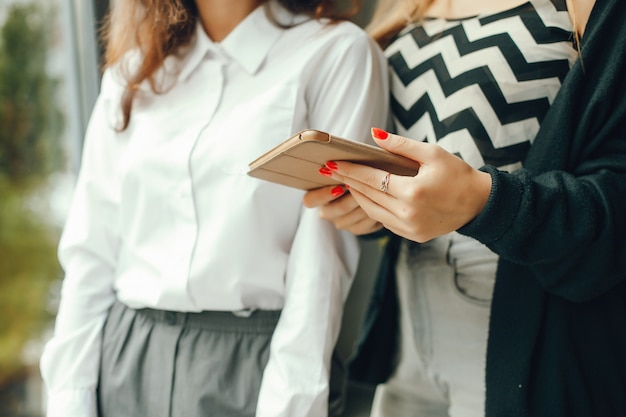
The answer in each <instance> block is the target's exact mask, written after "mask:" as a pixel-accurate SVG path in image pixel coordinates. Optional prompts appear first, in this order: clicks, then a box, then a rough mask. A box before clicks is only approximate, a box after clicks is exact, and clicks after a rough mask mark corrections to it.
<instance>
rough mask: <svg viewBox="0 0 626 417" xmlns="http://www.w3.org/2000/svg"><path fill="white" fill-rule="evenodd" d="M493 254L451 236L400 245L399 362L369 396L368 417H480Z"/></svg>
mask: <svg viewBox="0 0 626 417" xmlns="http://www.w3.org/2000/svg"><path fill="white" fill-rule="evenodd" d="M497 261H498V257H497V255H496V254H494V253H493V252H491V251H490V250H489V249H488V248H487V247H486V246H484V245H482V244H481V243H479V242H478V241H476V240H473V239H471V238H468V237H466V236H463V235H460V234H458V233H451V234H448V235H445V236H442V237H439V238H436V239H433V240H431V241H429V242H426V243H423V244H417V243H412V242H403V244H402V246H401V249H400V255H399V259H398V263H397V266H396V274H397V281H398V294H399V303H400V350H399V358H398V365H397V367H396V369H395V371H394V373H393V375H392V377H391V378H390V380H389V381H387V382H386V383H385V384H382V385H380V386H379V387H378V388H377V390H376V394H375V396H374V402H373V405H372V414H371V416H372V417H417V416H424V417H481V416H484V412H485V411H484V401H485V356H486V349H487V333H488V325H489V310H490V305H491V297H492V293H493V285H494V282H495V274H496V267H497Z"/></svg>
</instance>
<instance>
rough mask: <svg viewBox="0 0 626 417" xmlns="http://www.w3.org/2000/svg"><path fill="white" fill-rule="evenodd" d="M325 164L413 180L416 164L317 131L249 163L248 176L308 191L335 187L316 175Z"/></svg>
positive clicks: (282, 144)
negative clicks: (374, 170)
mask: <svg viewBox="0 0 626 417" xmlns="http://www.w3.org/2000/svg"><path fill="white" fill-rule="evenodd" d="M327 161H351V162H358V163H361V164H363V165H368V166H371V167H374V168H378V169H381V170H383V171H387V172H390V173H392V174H397V175H405V176H414V175H415V174H417V170H418V168H419V164H418V163H417V162H415V161H412V160H410V159H407V158H405V157H403V156H400V155H396V154H392V153H390V152H387V151H385V150H383V149H381V148H378V147H375V146H372V145H368V144H364V143H361V142H355V141H351V140H347V139H342V138H339V137H336V136H333V135H331V134H329V133H325V132H321V131H319V130H303V131H302V132H299V133H297V134H295V135H294V136H292V137H291V138H289V139H287V140H286V141H285V142H283V143H281V144H280V145H278V146H276V147H275V148H274V149H272V150H270V151H269V152H267V153H265V154H264V155H262V156H260V157H259V158H257V159H256V160H254V161H253V162H251V163H250V170H249V171H248V175H250V176H252V177H256V178H260V179H263V180H266V181H271V182H275V183H278V184H283V185H287V186H289V187H295V188H299V189H302V190H311V189H314V188H319V187H322V186H325V185H333V184H337V181H335V180H333V179H332V178H328V177H325V176H323V175H321V174H320V173H319V169H320V168H322V167H323V166H324V165H325V163H326V162H327Z"/></svg>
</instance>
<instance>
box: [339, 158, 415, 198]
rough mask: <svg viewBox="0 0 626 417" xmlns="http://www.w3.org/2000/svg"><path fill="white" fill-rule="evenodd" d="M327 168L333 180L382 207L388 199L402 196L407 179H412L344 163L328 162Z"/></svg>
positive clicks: (364, 166)
mask: <svg viewBox="0 0 626 417" xmlns="http://www.w3.org/2000/svg"><path fill="white" fill-rule="evenodd" d="M327 167H328V169H329V170H330V171H331V172H332V178H333V179H335V180H337V181H339V182H342V183H344V184H346V185H348V186H349V187H350V188H351V189H355V190H357V191H359V192H361V193H363V194H365V195H367V196H368V197H369V198H371V199H373V200H375V201H377V202H378V203H379V204H383V205H384V203H385V202H387V203H388V202H389V200H390V199H393V198H397V197H398V196H400V195H402V193H403V190H404V189H405V187H406V182H407V179H409V178H413V177H403V176H401V175H394V174H389V173H388V172H387V171H383V170H380V169H376V168H372V167H369V166H366V165H361V164H354V163H351V162H345V161H340V162H335V161H330V162H328V163H327Z"/></svg>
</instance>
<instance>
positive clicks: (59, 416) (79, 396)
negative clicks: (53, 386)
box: [46, 389, 97, 417]
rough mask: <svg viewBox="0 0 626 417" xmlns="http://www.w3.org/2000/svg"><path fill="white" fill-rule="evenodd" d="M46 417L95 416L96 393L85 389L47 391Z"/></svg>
mask: <svg viewBox="0 0 626 417" xmlns="http://www.w3.org/2000/svg"><path fill="white" fill-rule="evenodd" d="M46 417H97V412H96V394H95V392H94V391H92V390H87V389H71V390H70V389H68V390H59V391H52V392H48V398H47V414H46Z"/></svg>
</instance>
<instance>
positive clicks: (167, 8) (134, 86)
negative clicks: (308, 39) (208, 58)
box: [103, 0, 361, 130]
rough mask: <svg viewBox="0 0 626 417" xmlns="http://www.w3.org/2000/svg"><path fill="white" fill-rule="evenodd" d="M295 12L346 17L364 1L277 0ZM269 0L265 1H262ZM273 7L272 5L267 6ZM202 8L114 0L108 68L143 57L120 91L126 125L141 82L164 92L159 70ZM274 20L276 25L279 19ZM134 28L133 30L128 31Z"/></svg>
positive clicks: (172, 0) (107, 32) (178, 2)
mask: <svg viewBox="0 0 626 417" xmlns="http://www.w3.org/2000/svg"><path fill="white" fill-rule="evenodd" d="M277 1H278V2H279V3H280V4H281V5H282V6H283V7H285V8H286V9H287V10H290V11H291V12H293V13H298V14H305V15H308V16H310V17H311V18H314V19H321V18H329V19H331V20H332V21H338V20H344V19H347V18H349V17H351V16H353V15H354V14H356V13H357V12H358V11H359V9H360V7H361V1H360V0H351V1H352V4H351V7H348V8H346V7H341V6H339V2H338V1H336V0H277ZM261 2H262V3H266V2H267V0H262V1H261ZM267 10H269V8H267ZM197 20H198V10H197V7H196V3H195V1H194V0H121V1H117V2H115V5H114V6H113V7H112V9H111V11H110V12H109V15H108V17H107V19H106V20H105V24H104V27H103V37H104V40H105V42H106V53H105V64H104V66H105V68H106V67H110V66H113V65H115V64H117V63H119V62H120V61H121V60H122V58H123V57H124V56H125V55H126V54H127V53H128V52H129V51H131V50H138V52H139V55H140V57H141V58H140V62H139V65H138V66H136V67H135V66H134V67H133V69H132V71H130V70H128V69H126V71H124V76H125V78H126V89H125V91H124V94H123V96H122V102H121V107H122V115H123V121H122V125H121V126H120V130H124V129H126V128H127V127H128V123H129V122H130V115H131V110H132V106H133V100H134V98H135V95H136V94H137V90H138V89H139V86H140V85H141V84H142V83H143V82H144V81H147V82H148V83H149V84H150V88H151V89H152V91H154V92H155V93H159V92H160V86H158V85H157V83H156V80H155V74H156V72H157V70H158V69H159V68H160V67H161V66H162V65H163V61H164V60H165V58H167V57H168V56H170V55H173V54H175V53H176V52H177V51H178V50H179V49H180V48H181V47H183V46H185V45H187V44H189V42H190V41H191V39H192V37H193V35H194V33H195V26H196V21H197ZM272 20H273V22H274V23H276V24H278V23H277V22H276V20H275V19H272ZM129 28H134V30H128V29H129Z"/></svg>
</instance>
